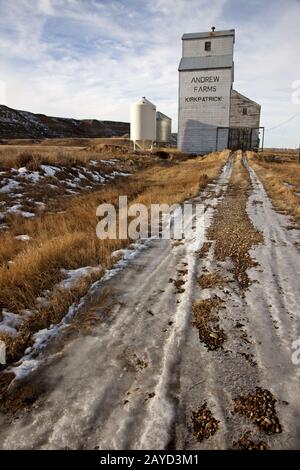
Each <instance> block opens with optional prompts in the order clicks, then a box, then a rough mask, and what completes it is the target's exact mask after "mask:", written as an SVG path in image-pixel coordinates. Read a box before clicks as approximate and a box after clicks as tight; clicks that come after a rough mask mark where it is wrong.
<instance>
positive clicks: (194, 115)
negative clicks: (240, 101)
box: [178, 69, 232, 153]
mask: <svg viewBox="0 0 300 470" xmlns="http://www.w3.org/2000/svg"><path fill="white" fill-rule="evenodd" d="M202 75H203V72H201V71H194V72H193V71H184V72H180V73H179V90H180V91H179V93H180V96H179V127H178V147H179V148H180V149H181V150H183V151H185V152H191V153H207V152H211V151H214V150H215V148H216V138H217V127H219V126H220V127H228V126H229V104H230V96H231V77H232V71H231V69H220V70H213V71H207V72H206V73H205V75H207V76H218V77H219V81H218V85H217V89H216V91H215V92H209V93H208V94H207V93H195V90H194V83H192V79H193V78H194V77H196V78H197V77H199V76H202ZM209 84H210V83H209ZM198 96H199V97H200V98H201V97H208V96H212V97H221V98H222V100H221V101H204V102H203V101H197V97H198ZM186 98H188V100H186ZM189 98H193V99H191V100H190V99H189ZM194 98H195V100H194ZM227 138H228V134H227V133H226V132H224V133H223V134H220V136H219V139H218V140H219V147H220V148H222V149H223V148H226V146H227Z"/></svg>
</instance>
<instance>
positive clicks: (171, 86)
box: [0, 0, 300, 147]
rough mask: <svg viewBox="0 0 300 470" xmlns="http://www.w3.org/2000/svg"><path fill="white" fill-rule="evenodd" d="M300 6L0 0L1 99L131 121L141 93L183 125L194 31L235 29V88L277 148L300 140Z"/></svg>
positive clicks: (255, 1)
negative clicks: (187, 41) (184, 48)
mask: <svg viewBox="0 0 300 470" xmlns="http://www.w3.org/2000/svg"><path fill="white" fill-rule="evenodd" d="M299 24H300V0H285V1H284V2H283V1H282V0H251V1H249V0H112V1H108V0H12V1H7V0H0V103H1V104H6V105H7V106H10V107H12V108H16V109H23V110H27V111H32V112H35V113H44V114H48V115H51V116H61V117H73V118H78V119H86V118H87V119H102V120H119V121H129V116H130V105H131V104H132V103H133V102H135V101H137V100H138V99H139V98H140V97H141V96H146V97H147V98H148V99H150V100H151V101H152V102H154V103H155V104H156V106H157V108H158V109H159V110H160V111H162V112H163V113H165V114H167V115H169V116H171V117H172V119H173V130H174V131H176V130H177V129H176V128H177V108H178V104H177V99H178V96H177V95H178V72H177V69H178V64H179V61H180V57H181V36H182V34H183V33H186V32H198V31H209V30H210V28H211V26H213V25H214V26H215V27H216V29H217V30H218V29H233V28H234V29H235V30H236V43H235V56H234V61H235V83H234V88H235V89H236V90H237V91H239V92H240V93H242V94H244V95H246V96H248V97H249V98H251V99H253V100H255V101H257V102H258V103H260V104H261V106H262V118H261V125H262V126H265V128H266V132H265V144H266V145H267V146H269V147H271V146H272V147H297V146H298V145H299V142H300V60H299V59H300V34H299Z"/></svg>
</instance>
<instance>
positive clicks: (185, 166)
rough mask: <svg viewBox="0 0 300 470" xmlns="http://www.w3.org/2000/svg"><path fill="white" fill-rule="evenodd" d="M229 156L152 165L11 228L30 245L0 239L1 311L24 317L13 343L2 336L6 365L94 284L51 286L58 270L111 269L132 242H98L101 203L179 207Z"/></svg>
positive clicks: (59, 276)
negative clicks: (42, 301)
mask: <svg viewBox="0 0 300 470" xmlns="http://www.w3.org/2000/svg"><path fill="white" fill-rule="evenodd" d="M227 157H228V152H223V153H222V154H214V155H210V156H208V157H207V158H197V159H193V160H186V161H183V162H180V161H178V160H175V161H172V162H167V163H168V164H165V162H162V163H161V164H158V163H157V162H154V164H153V166H152V167H151V168H149V169H146V170H141V171H139V172H137V173H136V174H135V175H133V176H132V177H131V178H130V179H128V180H127V181H124V180H120V181H118V182H117V183H116V182H115V183H111V184H109V185H107V186H105V187H103V188H102V189H100V190H95V191H93V192H91V193H89V194H84V195H81V196H78V197H76V198H72V199H69V200H68V201H67V202H66V207H65V209H66V211H65V213H63V214H62V213H56V214H45V215H44V216H41V217H37V218H36V219H34V220H24V221H22V222H20V225H19V226H18V227H13V232H14V231H16V230H19V232H21V233H26V234H28V235H29V236H30V237H32V240H31V241H30V242H28V243H25V244H23V245H22V244H21V245H20V242H19V241H18V240H15V239H14V238H12V233H7V234H5V235H3V236H2V237H1V244H0V246H1V250H0V261H2V265H1V267H0V292H1V294H0V309H1V308H2V309H3V308H6V309H8V310H10V311H12V312H14V313H18V314H20V315H23V318H24V322H23V326H22V327H21V329H20V333H19V335H18V336H17V337H16V338H11V337H8V336H7V335H4V334H1V335H0V339H2V340H4V341H5V342H6V344H7V356H8V360H9V362H13V361H15V360H17V359H19V358H20V357H21V356H22V354H23V352H24V350H25V349H26V347H27V346H28V345H30V343H31V340H32V335H33V333H34V332H36V331H37V330H39V329H40V328H44V327H46V326H48V325H49V324H51V323H57V322H59V321H60V319H61V318H62V317H63V316H64V315H65V313H66V312H67V310H68V307H69V306H70V305H71V304H72V303H73V302H76V301H78V299H79V298H80V297H81V296H82V295H84V294H85V293H86V292H87V290H88V288H89V286H90V283H91V282H92V281H93V280H94V279H95V278H94V277H93V278H90V279H86V280H85V281H83V282H82V283H80V284H79V285H78V286H76V288H75V289H72V290H65V291H61V290H59V289H58V288H57V287H56V288H55V286H56V285H57V283H58V282H59V281H60V280H61V279H62V278H63V275H62V273H61V269H62V268H64V269H75V268H78V267H82V266H87V265H91V266H98V265H101V266H102V268H103V269H105V268H109V267H110V266H111V265H112V264H113V262H114V259H113V258H112V257H111V253H112V252H113V251H115V250H117V249H120V248H124V247H125V246H127V245H128V244H129V243H130V240H118V239H117V240H105V241H102V240H99V239H98V238H97V237H96V231H95V229H96V223H97V220H96V215H95V214H96V207H97V206H98V205H99V204H100V203H103V202H110V203H113V204H115V205H117V202H118V197H119V195H125V194H126V195H127V196H128V200H129V201H134V202H142V203H144V204H146V205H149V204H150V203H168V204H172V203H179V202H182V201H183V200H185V199H187V198H189V197H192V196H194V195H196V194H197V193H198V191H199V190H200V189H202V188H204V187H205V185H206V184H207V183H208V182H209V181H211V180H212V179H213V178H215V177H216V176H217V174H218V172H219V171H220V169H221V167H222V165H223V164H224V162H225V160H226V159H227ZM137 158H139V157H137ZM8 259H9V260H10V261H11V263H10V264H8V263H7V261H8ZM99 276H100V275H98V277H99ZM45 290H49V291H50V296H49V299H48V300H49V302H48V304H47V305H44V306H39V305H37V303H36V299H37V297H39V296H42V295H43V293H44V291H45ZM24 309H30V310H32V311H34V315H33V316H31V317H29V318H28V317H25V316H24V314H23V310H24Z"/></svg>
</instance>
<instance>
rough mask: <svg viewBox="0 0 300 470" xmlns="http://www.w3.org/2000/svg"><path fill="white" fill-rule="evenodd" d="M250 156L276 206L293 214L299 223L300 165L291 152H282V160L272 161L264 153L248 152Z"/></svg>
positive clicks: (251, 162) (252, 164)
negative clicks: (291, 155)
mask: <svg viewBox="0 0 300 470" xmlns="http://www.w3.org/2000/svg"><path fill="white" fill-rule="evenodd" d="M248 158H249V161H250V164H251V166H252V167H253V169H254V170H255V172H256V173H257V174H258V176H259V178H260V179H261V181H262V183H263V184H264V186H265V189H266V191H267V193H268V195H269V196H270V197H271V199H272V200H273V202H274V204H275V207H276V208H277V209H279V210H280V211H282V212H287V213H288V214H289V215H291V216H293V217H294V218H295V220H296V221H297V223H298V224H299V223H300V165H299V164H297V163H296V162H295V159H294V158H291V157H290V153H287V154H285V153H282V156H281V159H280V160H274V159H272V160H271V161H270V160H269V159H268V158H266V156H264V154H262V155H261V154H258V155H257V154H255V153H253V152H248ZM297 193H299V195H298V194H297Z"/></svg>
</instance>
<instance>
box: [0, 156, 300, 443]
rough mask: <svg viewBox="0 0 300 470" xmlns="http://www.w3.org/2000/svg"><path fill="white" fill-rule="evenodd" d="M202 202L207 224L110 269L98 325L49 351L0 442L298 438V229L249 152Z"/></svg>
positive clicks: (96, 300)
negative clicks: (30, 396) (278, 207)
mask: <svg viewBox="0 0 300 470" xmlns="http://www.w3.org/2000/svg"><path fill="white" fill-rule="evenodd" d="M195 202H199V203H202V204H203V205H204V207H205V213H204V223H205V227H206V230H205V234H203V231H202V228H201V227H198V229H191V230H190V231H189V233H187V234H186V237H185V239H184V240H183V241H182V243H176V242H174V241H168V240H164V241H160V240H152V241H150V242H148V243H147V245H146V247H145V248H144V249H143V250H141V251H139V252H138V253H137V255H136V256H134V257H132V260H131V261H130V262H129V263H128V265H127V266H126V267H124V268H123V269H121V270H119V271H117V272H116V274H115V275H114V276H112V277H110V278H109V279H107V280H106V281H105V282H104V283H102V285H101V287H100V288H98V290H97V292H94V293H93V295H92V296H91V298H90V299H89V302H88V305H86V306H85V312H87V313H86V315H88V317H89V318H93V320H94V319H95V318H96V321H95V322H94V323H92V327H91V325H89V327H88V328H80V323H79V326H78V329H77V330H76V329H75V328H74V325H73V326H72V325H71V326H70V331H68V329H65V330H64V334H63V335H61V338H60V339H59V338H57V339H56V342H55V344H52V345H51V344H50V345H49V347H48V349H46V351H45V352H44V353H43V359H44V361H45V363H44V365H43V363H42V364H41V366H40V368H39V369H38V371H35V373H34V374H33V376H32V377H30V379H29V383H30V387H31V389H32V390H34V389H36V390H37V391H38V392H37V395H36V400H35V401H34V402H33V403H28V402H27V403H26V407H25V410H24V409H20V410H18V411H16V412H15V413H14V414H13V415H10V414H4V413H2V414H1V415H0V425H1V431H0V448H4V449H8V448H9V449H17V448H18V449H40V448H41V449H67V448H70V449H94V448H99V449H157V448H158V449H165V448H169V449H175V448H176V449H228V448H232V447H233V446H234V443H236V444H235V446H237V447H243V446H244V447H251V446H255V445H257V446H258V447H259V448H272V449H273V448H284V449H288V448H289V449H291V448H299V447H300V424H299V422H300V420H299V418H300V399H299V392H298V391H299V383H300V380H299V379H300V366H296V365H294V364H293V363H292V360H291V356H292V352H293V351H292V342H293V341H294V340H296V339H297V338H299V337H300V327H299V325H300V318H299V307H298V306H299V304H300V291H299V281H298V279H299V274H300V273H299V271H300V253H299V250H297V248H296V245H295V244H296V243H297V242H299V239H300V231H299V230H298V229H296V228H295V229H293V230H290V227H288V226H290V225H291V223H290V222H289V220H288V219H287V217H286V216H283V215H281V214H278V213H276V212H275V210H274V209H273V207H272V204H271V201H270V200H269V198H268V196H267V195H266V193H265V191H264V189H263V187H262V185H261V183H260V182H259V180H258V179H257V177H256V175H255V173H254V172H253V170H252V169H251V168H250V167H249V165H248V162H247V159H246V158H245V157H244V158H243V159H242V158H241V155H239V154H238V155H236V156H235V157H234V158H233V157H231V158H230V159H229V161H228V162H227V164H226V165H225V167H224V169H223V172H222V174H221V176H220V177H219V179H218V181H216V183H215V184H213V185H210V186H209V188H208V189H207V190H206V191H204V192H203V193H202V194H201V195H200V196H199V198H197V200H196V201H195ZM103 291H105V292H107V291H109V297H110V299H111V300H110V302H109V306H108V307H107V308H103V305H102V304H101V300H100V299H101V298H102V294H103ZM83 317H84V315H83ZM83 323H84V322H83ZM75 330H76V331H75ZM27 384H28V382H27ZM275 400H277V401H275ZM32 401H33V400H32ZM25 402H26V400H25ZM16 409H17V408H16ZM247 433H248V434H247Z"/></svg>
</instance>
